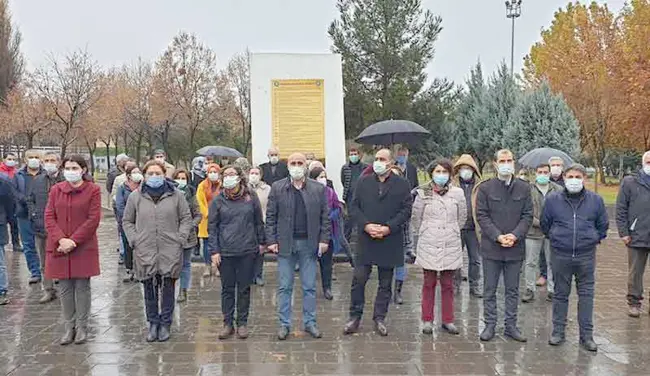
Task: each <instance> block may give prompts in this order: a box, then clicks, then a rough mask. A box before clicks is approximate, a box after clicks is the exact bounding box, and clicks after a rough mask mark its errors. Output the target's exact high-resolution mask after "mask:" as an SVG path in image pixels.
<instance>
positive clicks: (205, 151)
mask: <svg viewBox="0 0 650 376" xmlns="http://www.w3.org/2000/svg"><path fill="white" fill-rule="evenodd" d="M196 154H198V155H202V156H210V157H232V158H239V157H243V156H244V155H243V154H242V153H240V152H238V151H237V150H235V149H233V148H229V147H227V146H204V147H202V148H201V149H199V150H197V151H196Z"/></svg>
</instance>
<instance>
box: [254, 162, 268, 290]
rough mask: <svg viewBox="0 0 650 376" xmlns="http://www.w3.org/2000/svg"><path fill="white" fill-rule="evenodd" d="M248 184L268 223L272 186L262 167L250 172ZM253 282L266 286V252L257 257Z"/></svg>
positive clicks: (255, 167)
mask: <svg viewBox="0 0 650 376" xmlns="http://www.w3.org/2000/svg"><path fill="white" fill-rule="evenodd" d="M248 186H249V188H250V189H251V190H253V191H254V192H255V194H256V195H257V198H258V199H259V200H260V206H261V207H262V219H263V220H264V223H266V206H267V205H268V202H269V193H271V187H270V186H269V185H268V184H266V183H265V182H264V180H262V169H261V168H260V167H259V166H254V167H252V168H251V169H250V171H249V172H248ZM253 274H254V275H253V283H255V284H256V285H258V286H264V253H263V252H260V253H259V254H257V256H256V257H255V270H254V272H253Z"/></svg>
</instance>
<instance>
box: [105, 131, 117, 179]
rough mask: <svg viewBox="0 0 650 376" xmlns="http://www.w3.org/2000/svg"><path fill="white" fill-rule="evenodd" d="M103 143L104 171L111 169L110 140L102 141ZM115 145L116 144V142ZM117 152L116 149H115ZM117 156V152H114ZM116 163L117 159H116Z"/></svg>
mask: <svg viewBox="0 0 650 376" xmlns="http://www.w3.org/2000/svg"><path fill="white" fill-rule="evenodd" d="M104 145H106V171H108V170H110V169H111V141H110V139H109V140H108V143H106V142H104ZM116 145H117V144H116ZM115 152H116V153H117V150H115ZM115 156H116V157H117V154H115ZM116 163H117V161H116Z"/></svg>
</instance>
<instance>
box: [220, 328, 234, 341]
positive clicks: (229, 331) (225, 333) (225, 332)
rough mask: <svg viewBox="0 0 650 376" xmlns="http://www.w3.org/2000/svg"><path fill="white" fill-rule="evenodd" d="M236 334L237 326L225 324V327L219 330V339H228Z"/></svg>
mask: <svg viewBox="0 0 650 376" xmlns="http://www.w3.org/2000/svg"><path fill="white" fill-rule="evenodd" d="M233 334H235V328H233V327H232V326H230V325H224V326H223V329H221V331H220V332H219V339H221V340H224V339H228V338H230V337H232V336H233Z"/></svg>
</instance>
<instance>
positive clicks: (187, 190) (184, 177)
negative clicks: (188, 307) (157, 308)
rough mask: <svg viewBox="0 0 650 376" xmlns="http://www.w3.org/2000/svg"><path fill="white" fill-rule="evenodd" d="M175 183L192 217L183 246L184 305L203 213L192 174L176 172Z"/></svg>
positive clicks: (182, 287) (180, 294)
mask: <svg viewBox="0 0 650 376" xmlns="http://www.w3.org/2000/svg"><path fill="white" fill-rule="evenodd" d="M173 178H174V182H175V183H176V187H177V188H178V189H179V190H180V191H181V192H183V194H184V195H185V200H187V205H188V206H189V207H190V214H191V215H192V230H191V231H190V236H189V237H188V239H187V241H186V242H185V244H184V245H183V268H182V269H181V281H180V284H181V286H180V291H179V293H178V299H176V301H177V302H179V303H182V302H185V301H187V290H188V289H189V288H190V280H191V277H192V252H194V250H195V249H196V247H198V246H199V240H198V238H197V231H198V227H199V223H200V222H201V218H202V216H201V211H200V210H199V203H198V202H197V201H196V190H195V189H194V187H193V186H192V185H191V179H190V174H189V173H188V172H187V171H185V170H176V171H174V175H173Z"/></svg>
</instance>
